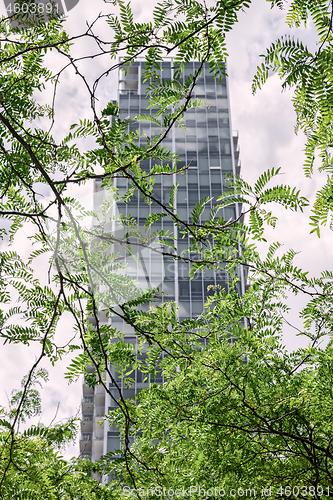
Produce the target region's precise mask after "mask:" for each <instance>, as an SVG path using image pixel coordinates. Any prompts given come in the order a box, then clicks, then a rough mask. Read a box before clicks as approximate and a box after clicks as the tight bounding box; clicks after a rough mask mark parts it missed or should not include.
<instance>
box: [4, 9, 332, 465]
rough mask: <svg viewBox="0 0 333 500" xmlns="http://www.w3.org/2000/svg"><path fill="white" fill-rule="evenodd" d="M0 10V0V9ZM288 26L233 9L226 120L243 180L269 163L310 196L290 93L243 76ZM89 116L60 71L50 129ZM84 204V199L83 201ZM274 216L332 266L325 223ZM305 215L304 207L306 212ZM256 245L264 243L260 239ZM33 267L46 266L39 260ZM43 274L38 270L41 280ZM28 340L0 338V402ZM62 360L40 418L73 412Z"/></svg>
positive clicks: (24, 360)
mask: <svg viewBox="0 0 333 500" xmlns="http://www.w3.org/2000/svg"><path fill="white" fill-rule="evenodd" d="M153 5H154V2H152V1H150V0H147V1H145V2H142V1H138V0H133V2H132V7H133V10H134V13H135V16H136V20H139V21H144V20H148V19H150V17H151V11H152V7H153ZM112 9H114V7H112V6H111V5H110V4H109V5H105V4H104V2H103V1H102V0H94V2H91V0H80V2H79V4H78V5H77V6H76V7H75V8H74V9H73V10H72V11H70V12H69V13H68V19H67V30H68V31H69V32H70V33H71V34H78V33H80V32H82V30H83V29H84V26H85V22H86V20H89V21H92V20H93V19H94V18H95V17H96V15H97V14H98V13H99V12H110V11H112ZM2 13H4V8H3V7H2V11H0V14H2ZM98 30H99V33H102V34H103V36H104V37H105V38H106V39H111V37H112V33H111V31H110V29H109V28H108V27H107V26H106V25H105V24H103V23H101V22H100V28H99V29H98ZM288 31H289V32H290V30H289V28H288V27H287V26H286V25H285V12H283V11H282V12H281V11H280V10H278V9H274V10H271V9H270V6H269V4H268V2H266V1H265V0H255V1H254V4H253V6H252V7H251V9H250V10H249V11H248V12H246V13H243V14H241V15H240V18H239V23H238V24H237V25H236V27H235V28H234V30H233V31H232V32H231V33H230V34H229V35H228V38H227V46H228V51H229V60H228V72H229V76H230V80H229V89H230V100H231V114H232V125H233V128H234V129H235V130H238V131H239V137H240V139H239V141H240V147H241V161H242V175H243V177H244V178H245V179H246V180H247V181H249V182H253V181H255V180H256V178H257V177H258V175H260V173H262V172H263V171H264V170H266V169H268V168H272V167H281V170H282V172H283V175H282V176H281V178H280V179H279V182H283V183H289V184H291V185H295V186H297V187H298V188H300V189H301V191H302V194H303V195H304V196H307V197H309V198H310V199H312V200H313V196H314V192H315V191H316V189H318V188H319V187H320V185H321V184H322V183H323V182H324V181H325V177H324V176H322V177H321V176H320V175H318V174H315V175H314V177H313V178H312V179H306V178H305V176H304V174H303V171H302V163H303V161H304V156H303V147H304V139H303V137H302V134H300V135H298V136H296V135H295V134H294V125H295V115H294V111H293V108H292V105H291V97H292V93H291V92H289V91H287V92H285V93H281V85H280V81H279V79H278V78H277V77H276V76H272V77H270V78H269V80H268V82H267V84H266V85H265V86H264V88H263V90H261V91H260V92H258V94H257V95H256V96H253V95H252V93H251V81H252V77H253V75H254V73H255V70H256V66H257V64H258V63H259V61H260V58H259V54H262V53H264V51H265V48H266V47H267V46H269V44H270V43H271V42H273V41H274V40H275V39H276V38H277V37H278V36H279V35H281V34H283V33H286V32H288ZM298 35H299V36H301V37H302V38H303V40H306V41H307V42H308V43H309V44H311V45H313V43H314V33H313V30H312V28H311V26H310V27H309V28H308V29H307V31H305V30H299V32H298ZM91 49H92V47H90V46H89V44H88V43H85V44H84V45H81V46H79V47H78V48H77V49H76V50H77V53H78V54H79V53H81V54H82V53H85V52H87V51H88V50H91ZM108 62H109V61H107V60H99V59H94V60H87V61H85V62H83V63H82V64H81V66H80V67H81V69H82V70H83V71H84V72H85V73H86V74H89V77H90V78H93V77H94V76H95V75H96V76H97V75H98V74H100V73H101V72H102V71H103V69H105V68H106V67H107V64H108ZM60 64H61V61H60V60H59V58H58V57H57V56H52V59H51V60H50V65H51V66H52V68H53V69H54V70H55V69H56V68H58V67H60ZM116 95H117V75H116V72H115V74H113V75H112V74H111V75H110V76H109V77H108V78H107V79H104V81H103V82H102V84H101V86H100V90H99V99H100V100H99V103H98V104H99V105H100V106H101V107H104V106H105V104H106V103H107V102H108V101H109V100H110V99H115V98H116ZM49 97H50V95H49V93H47V92H46V93H45V95H44V97H43V100H45V101H47V100H48V99H49ZM85 116H86V117H90V112H89V95H88V93H87V91H86V89H85V88H84V85H83V84H82V82H80V81H79V79H78V77H77V75H75V74H74V73H73V71H72V70H69V71H67V72H66V73H65V74H64V75H63V77H62V80H61V84H60V87H59V94H58V104H57V108H56V120H57V125H56V129H55V135H56V136H58V137H61V136H62V135H63V134H65V132H66V128H67V127H68V125H70V124H71V123H73V122H76V121H77V120H78V118H84V117H85ZM73 194H74V195H76V196H79V197H80V198H81V197H86V198H85V200H88V199H90V200H91V186H87V187H86V188H83V190H82V191H80V193H78V192H73ZM87 204H88V201H87ZM275 212H276V214H277V215H278V216H279V222H278V225H277V227H276V229H275V230H274V231H273V230H271V231H269V232H268V236H269V241H270V242H272V241H276V240H278V241H279V242H281V243H284V245H285V248H289V247H292V248H294V249H295V250H297V251H300V252H301V253H300V254H299V256H298V257H297V264H299V265H300V266H303V267H304V268H307V269H308V270H309V271H310V272H311V273H312V274H315V273H318V272H320V271H321V270H322V269H325V268H328V269H331V268H332V252H330V243H331V241H332V233H331V232H330V231H329V230H328V229H326V230H325V229H324V230H323V231H322V236H321V238H320V240H319V239H318V238H317V237H316V236H314V235H309V225H308V219H307V216H306V215H304V214H303V215H301V214H293V213H291V212H285V211H284V210H283V209H279V208H278V207H277V208H276V209H275ZM307 215H309V213H307ZM30 233H31V228H29V227H25V228H23V229H22V231H21V232H20V235H19V241H18V242H17V243H16V244H15V245H14V247H15V249H18V250H20V251H22V248H23V249H25V251H26V254H28V251H29V245H28V240H27V237H28V236H29V234H30ZM261 248H262V251H264V250H265V245H262V247H261ZM40 269H47V266H46V262H45V267H44V268H43V267H42V266H40ZM46 273H47V271H45V275H43V276H41V279H42V280H46ZM290 304H291V306H292V313H291V315H290V318H289V320H290V321H292V322H294V323H295V324H296V326H298V327H301V323H300V321H299V320H298V318H297V311H298V308H299V307H300V306H301V305H302V299H300V298H299V299H297V300H291V302H290ZM71 331H72V321H71V319H70V318H69V317H64V318H63V319H62V322H61V325H60V328H59V334H58V335H59V338H61V339H64V340H65V339H68V337H69V335H71ZM296 333H297V331H293V330H292V329H290V328H289V329H286V333H285V342H286V344H287V345H288V347H289V348H290V349H292V348H293V347H295V346H297V345H298V343H299V337H296ZM37 353H38V349H36V351H35V352H33V350H32V349H31V348H30V347H29V348H25V347H22V346H19V347H18V346H7V345H6V346H2V347H1V363H0V380H1V381H2V384H1V390H0V404H6V401H7V396H8V395H10V393H11V390H12V389H13V388H17V387H18V386H19V383H20V380H21V379H22V377H23V376H24V375H25V374H26V372H27V371H28V369H29V367H30V366H31V364H32V363H33V361H34V357H35V355H37ZM67 362H68V360H64V362H62V363H59V364H58V366H57V367H56V368H55V369H54V368H52V367H50V366H47V365H45V366H46V368H48V369H49V372H50V382H49V383H48V384H47V385H46V387H45V388H44V390H43V409H44V413H43V416H42V421H43V422H44V423H45V424H47V423H49V422H50V421H51V420H52V418H53V417H54V415H55V412H56V408H57V405H58V403H60V408H59V411H58V417H57V418H58V420H59V419H61V418H64V417H67V416H69V415H75V414H77V413H78V412H79V408H80V399H81V383H80V382H78V383H76V384H71V385H69V386H68V384H67V383H66V382H65V381H64V378H63V373H64V371H65V367H66V364H67ZM70 454H77V448H75V446H73V447H72V448H71V449H70V450H69V451H68V452H67V456H70Z"/></svg>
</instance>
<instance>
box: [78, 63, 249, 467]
mask: <svg viewBox="0 0 333 500" xmlns="http://www.w3.org/2000/svg"><path fill="white" fill-rule="evenodd" d="M143 64H144V62H143V61H142V62H141V61H136V62H134V64H133V65H132V66H131V68H130V69H129V72H128V74H127V75H125V74H124V73H123V72H122V71H120V74H119V90H118V103H119V107H120V111H121V117H122V118H125V117H127V116H129V117H130V118H134V117H135V116H136V115H137V114H139V113H147V106H148V98H147V97H146V95H145V94H146V88H147V84H146V83H144V82H143V79H142V71H143ZM199 67H200V63H198V62H192V63H189V64H187V66H186V68H185V71H184V77H185V78H186V77H188V76H189V75H191V74H193V72H194V71H195V70H197V69H199ZM160 68H161V75H162V78H163V79H172V76H173V75H172V71H173V70H172V61H163V62H162V63H161V64H160ZM194 94H195V97H198V98H200V99H202V100H203V101H205V104H206V106H201V107H200V108H191V109H189V110H188V111H187V112H186V120H185V125H186V130H185V129H184V128H181V127H177V128H173V129H172V131H171V132H170V133H169V135H168V137H167V138H166V139H165V140H164V141H163V145H164V146H165V147H166V148H167V149H168V150H170V151H173V152H174V153H176V154H177V155H178V160H179V163H178V168H179V167H182V166H187V167H188V168H187V170H186V175H184V174H183V173H182V174H172V175H161V176H157V177H156V182H155V185H154V195H155V196H156V197H157V198H159V199H160V200H163V201H164V202H165V196H166V194H168V193H169V191H170V187H171V185H172V184H174V183H175V182H177V184H178V191H177V200H176V206H175V209H176V211H177V214H178V215H179V217H180V218H181V219H182V220H184V221H189V220H190V217H191V211H192V209H193V207H194V206H195V204H196V203H197V202H198V201H199V200H200V199H202V198H205V197H209V198H211V201H210V202H209V203H208V205H207V209H206V210H205V212H204V213H203V214H202V216H201V220H202V221H206V220H208V215H209V208H211V207H212V206H213V205H214V202H215V200H216V199H217V198H218V196H220V195H221V193H222V191H223V189H224V187H225V185H226V181H225V178H226V176H227V175H230V174H239V172H240V162H239V148H238V136H237V134H232V129H231V120H230V106H229V97H228V85H227V79H226V78H225V77H223V79H222V82H221V83H220V84H219V82H218V80H216V79H214V78H213V76H212V75H211V74H210V73H209V71H208V65H207V64H205V65H204V67H203V71H202V73H201V76H200V78H199V79H198V82H197V85H196V87H195V91H194ZM138 128H139V133H140V136H142V135H144V134H145V135H146V136H149V137H154V136H156V135H157V134H158V133H159V128H158V126H157V125H154V124H153V123H148V122H143V123H140V126H139V125H138V123H137V122H135V121H133V122H132V123H131V124H130V125H129V129H130V130H136V129H138ZM140 140H141V139H140ZM143 140H146V139H143ZM155 163H157V162H156V161H154V162H152V161H151V160H145V161H143V162H142V163H141V167H142V168H143V169H144V170H145V171H149V170H150V168H151V167H152V164H155ZM116 186H117V188H119V190H126V189H127V188H128V181H127V179H125V178H118V179H117V180H116ZM95 193H96V200H95V205H98V203H100V201H101V199H102V196H103V191H102V190H101V188H100V183H98V182H96V184H95ZM117 210H119V212H120V213H121V214H124V215H131V216H132V217H134V218H135V219H136V220H137V222H138V225H139V226H140V224H142V225H143V224H144V222H145V220H146V218H147V216H148V215H149V213H154V212H158V211H160V208H159V206H158V205H157V204H152V205H150V207H149V206H148V205H147V204H146V202H145V200H144V199H143V198H141V197H140V196H138V194H137V193H135V195H134V196H133V197H132V199H131V200H130V202H129V203H128V204H125V203H123V202H122V201H119V202H118V203H117ZM239 215H240V206H238V205H233V206H229V207H227V208H225V209H224V213H223V217H224V219H226V220H229V219H230V218H232V219H234V218H236V217H238V216H239ZM154 228H155V229H158V228H162V229H163V230H169V231H170V232H171V233H173V234H174V236H175V237H176V238H177V245H178V253H181V252H183V251H184V250H186V249H187V248H188V247H189V239H188V236H186V237H185V238H183V237H182V236H180V235H177V228H176V226H175V225H174V223H173V222H172V220H171V219H170V218H164V219H162V220H161V221H160V222H158V223H157V225H154ZM123 258H124V259H126V256H124V257H123ZM144 262H145V265H144V267H145V269H144V272H143V273H142V270H141V274H139V271H137V272H138V274H137V276H136V278H137V279H138V280H139V281H140V280H143V282H146V283H148V282H149V283H150V284H151V286H155V285H157V286H159V285H160V287H161V288H162V290H163V292H165V293H166V294H168V297H167V298H166V300H174V301H175V302H176V305H177V307H178V308H179V313H178V314H179V318H180V319H183V318H188V317H195V316H197V315H199V314H200V313H201V312H202V310H203V304H204V301H205V299H206V298H207V296H208V295H209V294H210V293H213V292H212V290H213V287H214V285H220V286H221V287H222V288H225V289H226V290H227V289H228V278H227V276H226V274H225V273H224V272H219V273H218V274H217V273H215V272H214V271H213V270H208V271H206V272H205V273H204V274H202V273H197V274H196V276H195V278H194V279H192V280H189V278H188V274H189V264H188V263H186V262H182V261H175V260H173V259H172V258H167V257H163V256H161V255H160V254H158V253H157V254H156V253H154V252H151V251H149V252H148V253H147V254H146V255H145V256H144ZM135 272H136V271H135ZM239 274H240V276H239V277H240V280H239V282H238V284H237V286H238V287H239V290H238V291H239V293H240V294H243V293H244V290H245V280H246V277H245V275H244V274H243V271H242V270H239ZM109 321H110V322H112V324H113V325H115V326H116V327H117V329H118V330H120V331H123V332H125V334H126V339H127V340H128V342H132V343H135V341H136V340H135V335H134V332H133V330H132V329H131V328H130V327H129V325H127V324H125V323H123V321H122V320H119V318H116V317H114V318H113V319H112V320H109ZM111 370H112V372H113V374H114V376H115V377H116V378H117V377H118V376H117V374H116V373H115V371H114V369H113V367H111ZM157 381H158V382H160V383H163V380H162V377H160V378H159V379H158V380H157ZM108 383H109V384H110V391H111V393H114V396H115V398H116V399H117V392H118V389H117V388H116V387H113V386H112V384H111V382H108ZM117 383H119V384H120V386H121V384H122V382H121V380H120V379H118V382H117ZM146 386H147V383H143V380H142V374H141V373H140V372H138V371H137V372H136V373H135V385H134V387H132V388H130V389H128V388H125V387H122V393H123V396H124V397H125V398H130V397H133V396H134V395H135V394H136V392H137V391H140V389H142V388H143V387H146ZM113 407H114V403H113V402H112V401H111V398H110V396H109V395H108V394H105V391H104V390H103V388H101V387H100V386H97V387H96V388H95V391H93V390H92V389H90V388H89V387H88V386H87V385H86V384H83V400H82V435H81V441H80V450H81V452H82V453H83V455H84V456H87V457H89V458H91V459H92V460H93V461H95V460H98V459H99V458H100V457H101V455H103V454H105V453H107V452H109V451H112V450H114V449H119V432H118V430H117V428H115V427H114V426H113V428H108V425H107V424H105V425H104V427H102V426H101V425H99V424H97V422H99V421H100V420H101V419H102V416H103V415H104V414H105V413H108V411H110V410H111V411H112V408H113Z"/></svg>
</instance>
